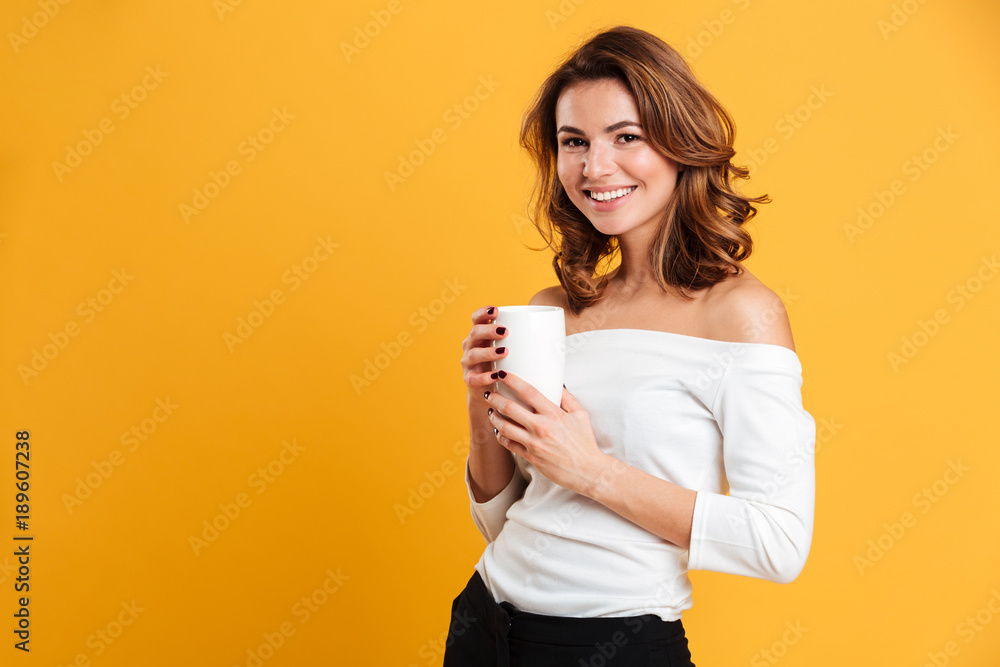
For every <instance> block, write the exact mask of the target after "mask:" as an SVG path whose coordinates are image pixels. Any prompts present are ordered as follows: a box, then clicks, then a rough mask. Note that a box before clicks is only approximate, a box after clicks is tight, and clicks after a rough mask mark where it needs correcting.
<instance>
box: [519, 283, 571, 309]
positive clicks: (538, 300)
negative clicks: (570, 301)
mask: <svg viewBox="0 0 1000 667" xmlns="http://www.w3.org/2000/svg"><path fill="white" fill-rule="evenodd" d="M566 303H567V302H566V290H564V289H563V287H562V285H553V286H551V287H545V288H542V289H540V290H538V291H537V292H535V296H533V297H531V300H530V301H528V305H529V306H558V307H559V308H566Z"/></svg>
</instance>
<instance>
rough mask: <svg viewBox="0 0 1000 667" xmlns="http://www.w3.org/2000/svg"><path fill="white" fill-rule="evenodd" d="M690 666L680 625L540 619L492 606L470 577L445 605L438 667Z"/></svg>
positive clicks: (651, 620) (633, 619) (647, 618)
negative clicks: (445, 623) (444, 639)
mask: <svg viewBox="0 0 1000 667" xmlns="http://www.w3.org/2000/svg"><path fill="white" fill-rule="evenodd" d="M473 666H474V667H494V666H495V667H605V666H613V667H655V666H662V667H694V663H693V662H691V653H690V652H689V651H688V645H687V637H685V635H684V626H683V625H682V624H681V621H680V619H678V620H676V621H669V622H668V621H664V620H663V619H662V618H660V617H659V616H657V615H655V614H643V615H641V616H618V617H614V618H609V617H605V618H575V617H570V616H546V615H543V614H532V613H530V612H526V611H521V610H520V609H517V608H516V607H514V605H512V604H511V603H509V602H507V601H506V600H505V601H503V602H501V603H499V604H497V603H496V601H495V600H494V599H493V596H492V594H491V593H490V591H489V589H488V588H487V587H486V582H484V581H483V579H482V577H480V576H479V572H475V571H474V572H473V574H472V577H471V578H470V579H469V583H468V584H466V586H465V589H464V590H463V591H462V592H461V593H459V594H458V597H456V598H455V600H454V602H452V605H451V625H450V626H449V628H448V640H447V642H446V643H445V653H444V665H443V667H473Z"/></svg>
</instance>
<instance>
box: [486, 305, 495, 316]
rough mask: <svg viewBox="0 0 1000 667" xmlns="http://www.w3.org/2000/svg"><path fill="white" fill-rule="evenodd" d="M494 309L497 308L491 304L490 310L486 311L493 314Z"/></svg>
mask: <svg viewBox="0 0 1000 667" xmlns="http://www.w3.org/2000/svg"><path fill="white" fill-rule="evenodd" d="M494 310H495V309H494V308H493V306H490V308H489V310H487V311H486V313H487V314H488V315H492V314H493V311H494Z"/></svg>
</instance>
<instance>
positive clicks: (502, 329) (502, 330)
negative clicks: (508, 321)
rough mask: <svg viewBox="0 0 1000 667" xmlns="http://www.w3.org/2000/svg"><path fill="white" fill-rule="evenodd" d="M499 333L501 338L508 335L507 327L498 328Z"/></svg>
mask: <svg viewBox="0 0 1000 667" xmlns="http://www.w3.org/2000/svg"><path fill="white" fill-rule="evenodd" d="M497 333H498V334H499V335H501V336H502V335H504V334H505V333H507V327H497Z"/></svg>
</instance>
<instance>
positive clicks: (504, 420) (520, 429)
mask: <svg viewBox="0 0 1000 667" xmlns="http://www.w3.org/2000/svg"><path fill="white" fill-rule="evenodd" d="M486 402H487V403H488V404H489V406H490V408H491V409H492V410H493V412H492V413H489V411H487V414H488V415H489V418H490V421H491V422H492V423H493V427H494V428H496V429H499V430H501V431H503V432H504V434H505V435H507V436H508V437H510V438H514V439H515V440H523V439H524V438H526V437H531V436H530V433H529V432H528V430H529V429H532V428H533V427H534V424H535V419H536V417H535V414H534V413H533V412H531V411H529V410H528V409H527V408H525V407H524V406H522V405H520V404H519V403H517V402H516V401H513V400H511V399H509V398H507V397H506V396H502V395H501V394H500V393H499V392H496V391H491V392H490V395H489V396H488V397H487V398H486ZM502 426H506V427H507V428H506V429H504V428H501V427H502Z"/></svg>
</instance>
